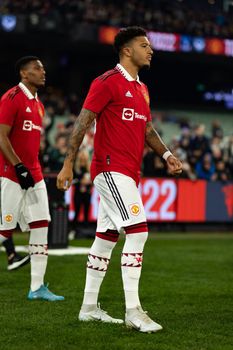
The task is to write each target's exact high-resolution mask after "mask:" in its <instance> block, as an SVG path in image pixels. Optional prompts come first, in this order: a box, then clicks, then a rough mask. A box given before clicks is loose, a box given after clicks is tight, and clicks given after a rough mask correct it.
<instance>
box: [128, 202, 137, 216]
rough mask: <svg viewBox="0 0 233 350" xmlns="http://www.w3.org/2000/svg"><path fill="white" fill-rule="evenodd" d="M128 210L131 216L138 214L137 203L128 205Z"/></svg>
mask: <svg viewBox="0 0 233 350" xmlns="http://www.w3.org/2000/svg"><path fill="white" fill-rule="evenodd" d="M129 209H130V212H131V214H132V215H135V216H137V215H139V214H140V206H139V204H138V203H133V204H130V206H129Z"/></svg>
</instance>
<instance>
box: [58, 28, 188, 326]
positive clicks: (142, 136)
mask: <svg viewBox="0 0 233 350" xmlns="http://www.w3.org/2000/svg"><path fill="white" fill-rule="evenodd" d="M114 46H115V48H116V50H117V52H118V53H119V57H120V63H119V64H117V66H116V67H115V68H114V69H112V70H110V71H108V72H106V73H104V74H103V75H101V76H99V77H98V78H97V79H95V80H94V81H93V83H92V84H91V87H90V90H89V93H88V95H87V97H86V100H85V102H84V105H83V108H82V110H81V112H80V115H79V117H78V118H77V121H76V123H75V125H74V129H73V131H72V134H71V137H70V140H69V148H68V152H67V156H66V159H65V161H64V165H63V168H62V170H61V172H60V173H59V175H58V178H57V186H58V188H59V189H61V190H66V189H67V188H69V186H70V185H71V181H72V177H73V172H72V168H73V165H74V160H75V155H76V152H77V150H78V149H79V147H80V145H81V143H82V140H83V137H84V135H85V132H86V130H87V128H88V127H89V126H90V125H91V123H92V122H93V121H94V120H95V121H96V133H95V138H94V154H93V159H92V164H91V176H92V180H93V182H94V185H95V186H96V188H97V190H98V192H99V194H100V205H99V212H98V222H97V230H96V238H95V241H94V243H93V245H92V247H91V249H90V253H89V255H88V262H87V274H86V285H85V292H84V299H83V304H82V307H81V310H80V313H79V319H80V320H82V321H90V320H101V321H103V322H112V323H122V322H123V320H119V319H115V318H113V317H111V316H109V315H108V314H107V313H106V312H105V311H103V310H101V309H100V307H98V306H97V305H98V304H97V303H98V294H99V289H100V286H101V283H102V280H103V278H104V276H105V273H106V271H107V268H108V264H109V261H110V257H111V253H112V250H113V248H114V246H115V245H116V242H117V239H118V236H119V233H121V232H122V233H124V234H125V237H126V239H125V245H124V248H123V252H122V257H121V269H122V279H123V287H124V293H125V303H126V314H125V323H126V325H127V326H129V327H133V328H135V329H137V330H139V331H141V332H156V331H158V330H160V329H162V327H161V326H160V325H159V324H158V323H156V322H154V321H153V320H152V319H151V318H150V317H149V316H148V315H147V314H146V313H145V312H144V311H143V309H142V307H141V303H140V300H139V295H138V287H139V279H140V274H141V268H142V259H143V248H144V244H145V242H146V239H147V236H148V228H147V223H146V216H145V212H144V208H143V204H142V200H141V197H140V194H139V191H138V187H137V185H138V182H139V174H140V167H141V162H142V156H143V149H144V143H145V142H146V143H147V144H148V145H149V146H150V147H151V148H152V149H153V150H154V151H155V152H156V153H157V154H158V155H159V156H161V157H163V158H164V159H165V160H166V162H167V167H168V171H169V172H170V173H171V174H174V175H175V174H179V173H180V172H181V171H182V164H181V162H180V161H179V160H178V159H177V158H175V157H174V156H173V155H172V153H171V152H170V151H169V150H168V148H167V147H166V145H165V144H164V143H163V141H162V140H161V138H160V137H159V135H158V133H157V132H156V130H155V129H154V128H153V125H152V122H151V114H150V108H149V94H148V90H147V87H146V85H145V84H143V83H142V82H141V81H140V80H139V77H138V72H139V70H140V69H141V68H143V67H148V68H149V67H150V62H151V59H152V55H153V51H152V48H151V45H150V42H149V40H148V38H147V36H146V32H145V30H144V29H142V28H140V27H128V28H126V29H122V30H120V32H119V33H118V34H117V35H116V37H115V43H114Z"/></svg>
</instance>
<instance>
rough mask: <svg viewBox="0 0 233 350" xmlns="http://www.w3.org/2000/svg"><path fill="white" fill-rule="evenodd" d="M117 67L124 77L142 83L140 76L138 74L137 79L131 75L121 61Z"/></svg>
mask: <svg viewBox="0 0 233 350" xmlns="http://www.w3.org/2000/svg"><path fill="white" fill-rule="evenodd" d="M116 68H117V70H119V72H120V73H121V74H122V75H123V77H125V79H127V80H128V81H135V80H136V81H137V82H138V83H139V84H140V85H141V82H140V80H139V76H137V79H134V78H133V77H131V75H130V74H129V73H128V72H127V70H126V69H125V68H124V67H123V66H122V65H121V64H120V63H118V64H117V65H116Z"/></svg>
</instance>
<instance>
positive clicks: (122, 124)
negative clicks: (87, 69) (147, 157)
mask: <svg viewBox="0 0 233 350" xmlns="http://www.w3.org/2000/svg"><path fill="white" fill-rule="evenodd" d="M83 108H85V109H88V110H90V111H92V112H95V113H97V114H98V115H97V118H96V133H95V138H94V154H93V159H92V164H91V177H92V180H94V178H95V176H96V175H98V174H99V173H101V172H103V171H116V172H119V173H122V174H125V175H127V176H130V177H132V178H133V179H134V180H135V181H136V183H138V182H139V178H140V168H141V162H142V156H143V150H144V143H145V128H146V123H147V122H148V121H151V113H150V107H149V94H148V90H147V87H146V85H145V84H143V83H141V82H140V81H139V79H138V78H137V80H134V79H133V78H132V77H131V76H130V75H129V73H128V72H127V71H126V70H125V69H124V68H123V67H122V66H121V65H120V64H118V65H117V66H116V67H115V68H114V69H112V70H110V71H108V72H106V73H104V74H103V75H101V76H99V77H97V78H96V79H95V80H94V81H93V82H92V84H91V87H90V90H89V93H88V95H87V97H86V99H85V101H84V105H83Z"/></svg>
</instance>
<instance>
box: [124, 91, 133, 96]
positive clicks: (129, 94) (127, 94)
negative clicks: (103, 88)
mask: <svg viewBox="0 0 233 350" xmlns="http://www.w3.org/2000/svg"><path fill="white" fill-rule="evenodd" d="M125 96H126V97H133V95H132V94H131V92H130V91H127V92H126V94H125Z"/></svg>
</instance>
